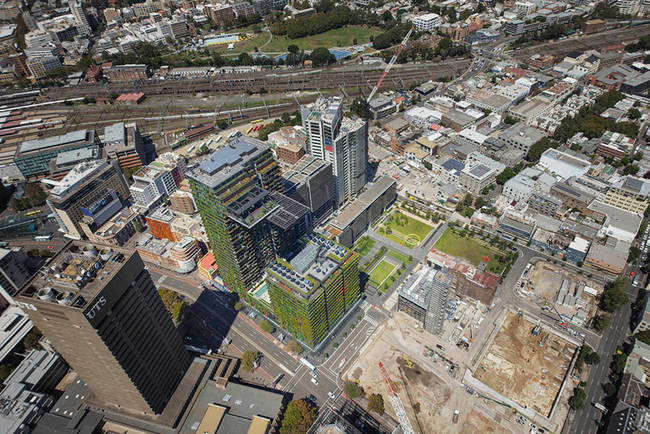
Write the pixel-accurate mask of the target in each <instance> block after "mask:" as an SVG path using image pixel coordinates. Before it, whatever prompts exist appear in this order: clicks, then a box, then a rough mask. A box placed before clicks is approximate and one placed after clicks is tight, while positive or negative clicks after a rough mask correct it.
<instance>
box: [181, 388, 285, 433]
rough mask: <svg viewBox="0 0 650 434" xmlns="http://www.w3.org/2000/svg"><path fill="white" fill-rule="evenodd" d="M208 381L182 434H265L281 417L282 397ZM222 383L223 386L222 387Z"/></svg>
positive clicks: (191, 410)
mask: <svg viewBox="0 0 650 434" xmlns="http://www.w3.org/2000/svg"><path fill="white" fill-rule="evenodd" d="M220 380H221V379H216V380H215V379H212V378H211V379H209V380H208V381H207V383H206V384H205V386H204V387H203V388H202V389H201V390H200V392H199V393H198V396H197V398H196V401H195V402H194V403H193V404H192V407H191V408H190V410H189V414H188V416H187V418H186V420H185V423H184V424H183V426H182V428H181V429H180V430H179V432H180V433H183V434H194V433H204V432H209V433H216V434H222V433H223V434H264V433H266V432H270V431H269V430H270V429H271V425H272V424H273V421H274V420H275V419H277V417H278V416H279V414H280V410H281V409H282V406H283V402H284V393H283V392H280V391H275V390H268V389H262V388H258V387H256V386H254V385H248V384H242V383H236V382H232V381H227V382H225V381H220ZM224 383H225V384H224Z"/></svg>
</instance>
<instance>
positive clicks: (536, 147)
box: [526, 137, 560, 162]
mask: <svg viewBox="0 0 650 434" xmlns="http://www.w3.org/2000/svg"><path fill="white" fill-rule="evenodd" d="M558 146H560V144H559V143H558V142H556V141H555V140H551V139H549V138H548V137H543V138H541V139H539V140H538V141H537V142H535V143H534V144H533V146H531V147H530V149H529V150H528V154H526V160H527V161H532V162H537V161H539V159H540V157H541V156H542V154H543V153H544V151H546V150H547V149H550V148H557V147H558Z"/></svg>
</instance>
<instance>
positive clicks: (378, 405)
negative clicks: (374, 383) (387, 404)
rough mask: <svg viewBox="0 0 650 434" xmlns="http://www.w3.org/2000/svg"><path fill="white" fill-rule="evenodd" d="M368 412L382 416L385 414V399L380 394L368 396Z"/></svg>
mask: <svg viewBox="0 0 650 434" xmlns="http://www.w3.org/2000/svg"><path fill="white" fill-rule="evenodd" d="M368 410H370V411H374V412H375V413H377V414H378V415H380V416H382V415H383V414H384V398H383V397H382V396H381V395H380V394H379V393H373V394H371V395H370V396H368Z"/></svg>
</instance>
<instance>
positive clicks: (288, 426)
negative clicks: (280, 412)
mask: <svg viewBox="0 0 650 434" xmlns="http://www.w3.org/2000/svg"><path fill="white" fill-rule="evenodd" d="M314 420H316V409H314V407H313V406H312V405H311V404H309V403H308V402H307V401H304V400H302V399H299V400H297V401H291V402H290V403H289V405H287V409H286V411H285V412H284V417H283V418H282V424H281V426H280V433H281V434H304V433H306V432H307V430H309V427H311V425H312V424H313V423H314Z"/></svg>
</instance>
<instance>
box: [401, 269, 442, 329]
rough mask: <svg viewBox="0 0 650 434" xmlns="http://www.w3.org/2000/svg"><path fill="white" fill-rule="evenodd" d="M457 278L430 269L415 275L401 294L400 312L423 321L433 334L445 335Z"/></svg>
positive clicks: (440, 270) (439, 270)
mask: <svg viewBox="0 0 650 434" xmlns="http://www.w3.org/2000/svg"><path fill="white" fill-rule="evenodd" d="M452 283H453V279H452V277H451V275H450V274H449V272H448V271H447V270H446V269H444V268H442V269H435V268H431V267H428V266H424V267H422V268H420V269H419V270H418V271H416V272H415V273H413V274H412V275H411V276H410V277H409V278H408V279H407V280H406V281H405V282H404V284H403V285H402V287H401V288H400V290H399V292H398V299H397V309H398V310H400V311H402V312H405V313H407V314H409V315H410V316H412V317H413V318H415V319H417V320H418V321H421V322H422V324H423V326H424V329H425V330H426V331H428V332H429V333H432V334H436V335H438V334H440V333H442V325H443V322H444V319H445V316H446V312H447V298H448V296H449V290H450V289H451V288H452Z"/></svg>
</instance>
